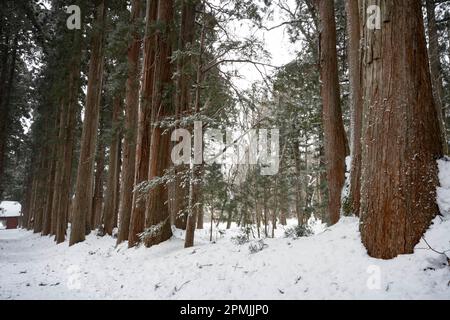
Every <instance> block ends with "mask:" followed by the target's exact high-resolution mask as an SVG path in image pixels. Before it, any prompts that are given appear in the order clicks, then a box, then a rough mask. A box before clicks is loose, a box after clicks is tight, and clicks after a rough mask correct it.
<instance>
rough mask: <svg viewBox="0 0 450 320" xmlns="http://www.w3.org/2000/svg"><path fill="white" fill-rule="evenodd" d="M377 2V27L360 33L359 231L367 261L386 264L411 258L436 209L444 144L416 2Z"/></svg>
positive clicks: (364, 8) (418, 6)
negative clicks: (404, 256)
mask: <svg viewBox="0 0 450 320" xmlns="http://www.w3.org/2000/svg"><path fill="white" fill-rule="evenodd" d="M372 4H373V1H372V0H365V1H364V2H363V6H364V7H363V12H366V9H367V7H368V6H369V5H372ZM378 5H380V8H381V17H380V18H381V22H382V25H381V29H374V28H369V27H368V25H367V21H364V23H365V26H364V29H363V38H364V39H363V53H364V55H363V59H364V64H363V68H362V78H363V91H364V95H363V97H364V99H363V100H364V108H363V115H364V116H363V127H362V136H363V141H362V145H363V149H362V158H361V165H362V174H361V177H362V179H361V209H360V217H361V223H360V231H361V238H362V242H363V243H364V245H365V247H366V248H367V251H368V253H369V255H370V256H372V257H376V258H382V259H389V258H393V257H395V256H397V255H399V254H405V253H412V252H413V250H414V246H415V245H416V244H417V242H418V241H419V240H420V237H421V236H422V235H423V233H424V231H425V230H426V229H427V228H428V226H429V224H430V221H431V219H432V218H433V217H434V216H435V214H436V213H437V212H438V208H437V206H436V184H437V165H436V159H438V158H439V157H441V156H442V144H441V135H440V131H439V118H438V115H437V112H436V108H435V105H434V102H433V101H434V100H433V93H432V86H431V76H430V71H429V63H428V56H427V48H426V43H425V34H424V25H423V17H422V9H421V3H420V1H409V0H398V1H378Z"/></svg>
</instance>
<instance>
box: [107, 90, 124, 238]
mask: <svg viewBox="0 0 450 320" xmlns="http://www.w3.org/2000/svg"><path fill="white" fill-rule="evenodd" d="M121 110H122V97H121V95H120V94H117V95H116V96H115V97H114V98H113V110H112V124H111V129H112V136H111V144H110V148H109V163H108V176H107V181H106V191H105V205H104V207H103V214H102V217H103V226H104V231H105V233H107V234H109V235H112V231H113V228H114V226H115V225H116V222H117V220H116V215H117V212H118V210H119V208H118V206H117V204H118V201H117V200H118V196H119V184H118V181H119V174H120V123H119V116H120V112H121Z"/></svg>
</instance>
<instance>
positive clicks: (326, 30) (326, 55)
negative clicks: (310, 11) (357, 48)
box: [317, 1, 346, 224]
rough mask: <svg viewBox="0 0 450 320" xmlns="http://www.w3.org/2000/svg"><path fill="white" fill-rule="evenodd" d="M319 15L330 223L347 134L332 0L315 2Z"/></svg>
mask: <svg viewBox="0 0 450 320" xmlns="http://www.w3.org/2000/svg"><path fill="white" fill-rule="evenodd" d="M317 7H318V12H319V17H320V60H319V64H320V65H319V68H320V80H321V96H322V104H323V111H322V118H323V130H324V153H325V162H326V168H327V183H328V206H327V208H328V215H329V222H330V224H335V223H336V222H337V221H338V220H339V216H340V208H341V192H342V187H343V186H344V180H345V156H346V136H345V131H344V125H343V122H342V111H341V106H340V94H339V79H338V65H337V53H336V21H335V18H334V2H333V1H317Z"/></svg>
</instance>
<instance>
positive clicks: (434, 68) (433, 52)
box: [426, 0, 448, 154]
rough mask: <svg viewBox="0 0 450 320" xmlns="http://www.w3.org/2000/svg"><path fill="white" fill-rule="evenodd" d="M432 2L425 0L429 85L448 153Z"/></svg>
mask: <svg viewBox="0 0 450 320" xmlns="http://www.w3.org/2000/svg"><path fill="white" fill-rule="evenodd" d="M434 2H435V1H434V0H426V7H427V21H428V41H429V43H428V45H429V47H428V54H429V58H430V70H431V84H432V86H433V97H434V103H435V107H436V112H437V115H438V119H439V130H440V132H441V135H442V147H443V151H444V153H445V154H447V153H448V145H447V134H446V128H445V109H444V107H445V105H444V91H443V90H444V89H443V84H442V68H441V55H440V52H439V35H438V32H437V25H436V13H435V9H436V5H435V3H434Z"/></svg>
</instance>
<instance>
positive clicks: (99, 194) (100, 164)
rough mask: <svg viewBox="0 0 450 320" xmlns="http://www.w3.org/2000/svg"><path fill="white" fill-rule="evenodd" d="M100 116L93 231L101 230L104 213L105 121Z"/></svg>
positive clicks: (92, 221) (93, 204) (92, 219)
mask: <svg viewBox="0 0 450 320" xmlns="http://www.w3.org/2000/svg"><path fill="white" fill-rule="evenodd" d="M102 118H103V117H102V115H100V130H99V140H98V143H97V152H96V158H95V177H94V178H95V182H94V197H93V199H92V211H91V212H92V215H91V227H92V229H96V228H101V224H102V211H103V180H104V179H103V175H104V172H105V145H104V142H103V139H104V137H103V135H104V128H103V126H104V120H103V119H102Z"/></svg>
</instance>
